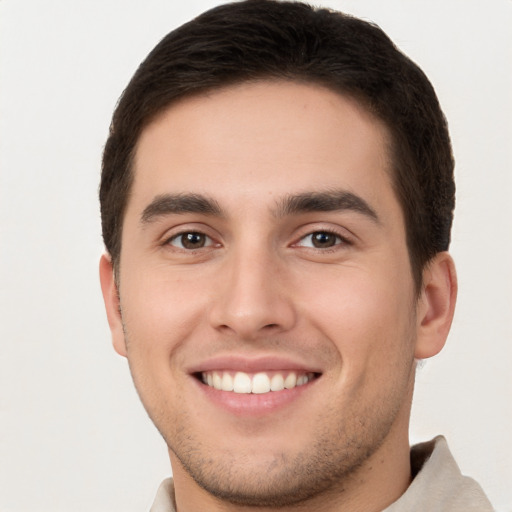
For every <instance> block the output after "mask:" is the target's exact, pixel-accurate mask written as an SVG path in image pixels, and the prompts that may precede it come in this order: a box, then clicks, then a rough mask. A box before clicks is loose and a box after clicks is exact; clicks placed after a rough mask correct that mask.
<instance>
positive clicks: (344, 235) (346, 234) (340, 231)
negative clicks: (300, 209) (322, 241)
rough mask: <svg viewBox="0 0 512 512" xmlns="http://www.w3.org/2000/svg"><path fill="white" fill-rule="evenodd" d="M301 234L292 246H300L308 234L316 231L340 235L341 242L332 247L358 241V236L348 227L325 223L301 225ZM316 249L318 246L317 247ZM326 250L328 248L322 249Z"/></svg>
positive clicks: (310, 234) (352, 243)
mask: <svg viewBox="0 0 512 512" xmlns="http://www.w3.org/2000/svg"><path fill="white" fill-rule="evenodd" d="M298 231H299V235H298V236H296V237H295V241H294V242H293V243H292V244H291V245H292V246H299V247H300V245H299V243H300V242H301V241H302V240H304V239H305V238H307V237H308V236H312V235H313V234H315V233H328V234H330V235H334V236H336V237H338V238H339V239H340V240H341V243H337V244H336V245H335V246H333V247H332V248H334V247H336V246H338V245H347V246H348V245H354V244H355V242H356V238H357V237H356V236H355V235H354V234H353V233H352V232H351V231H349V230H348V229H346V228H343V227H341V226H340V227H338V226H332V225H327V226H326V225H325V224H321V223H318V224H315V223H308V224H306V225H304V226H301V227H300V228H299V230H298ZM315 250H316V248H315ZM321 250H323V251H325V250H326V249H321Z"/></svg>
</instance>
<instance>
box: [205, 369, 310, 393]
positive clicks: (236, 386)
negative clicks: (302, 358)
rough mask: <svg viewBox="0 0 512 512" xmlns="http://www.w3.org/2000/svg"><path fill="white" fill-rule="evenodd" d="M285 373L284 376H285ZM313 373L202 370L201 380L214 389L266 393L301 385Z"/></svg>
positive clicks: (308, 379) (307, 380)
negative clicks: (252, 372) (250, 372)
mask: <svg viewBox="0 0 512 512" xmlns="http://www.w3.org/2000/svg"><path fill="white" fill-rule="evenodd" d="M285 375H286V376H285ZM313 377H314V374H313V373H300V374H299V375H297V373H296V372H287V373H285V374H283V373H279V372H277V373H274V372H272V375H269V374H268V373H266V372H259V373H254V374H249V373H245V372H236V373H235V374H234V375H233V373H230V372H227V371H215V372H203V373H202V374H201V379H202V381H203V382H204V383H205V384H207V385H208V386H211V387H213V388H215V389H218V390H222V391H234V392H235V393H256V394H261V393H268V392H269V391H282V390H283V389H292V388H294V387H296V386H303V385H304V384H306V383H307V382H309V381H310V380H311V379H313Z"/></svg>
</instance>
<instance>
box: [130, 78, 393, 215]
mask: <svg viewBox="0 0 512 512" xmlns="http://www.w3.org/2000/svg"><path fill="white" fill-rule="evenodd" d="M388 154H389V153H388V132H387V130H386V128H385V126H384V125H383V124H382V123H381V122H380V121H378V120H377V119H376V118H374V117H373V116H372V115H370V114H369V113H368V111H367V110H366V109H365V108H364V107H363V106H361V105H360V104H359V103H358V102H357V101H356V100H354V99H353V98H350V97H348V96H345V95H340V94H339V93H336V92H333V91H331V90H329V89H327V88H324V87H321V86H318V85H311V84H301V83H295V82H256V83H244V84H241V85H236V86H230V87H226V88H224V89H221V90H216V91H213V92H210V93H207V94H203V95H198V96H193V97H190V98H186V99H183V100H181V101H179V102H177V103H175V104H173V105H172V106H171V107H169V108H168V109H167V110H165V111H164V112H162V113H161V114H160V115H159V116H158V117H157V118H156V119H155V120H154V121H153V122H152V123H150V124H149V125H148V126H147V127H146V128H145V129H144V130H143V132H142V134H141V136H140V138H139V141H138V144H137V149H136V153H135V160H134V170H135V177H134V185H133V189H132V200H131V201H130V203H139V202H140V204H139V205H138V206H139V208H143V206H144V203H147V202H149V201H151V200H152V199H153V198H154V197H155V196H156V195H158V194H161V193H167V192H173V193H188V192H190V191H192V192H197V193H204V194H208V195H212V194H213V195H214V196H215V198H216V199H217V200H219V201H224V200H225V201H226V203H229V202H230V201H231V200H232V199H233V198H234V197H238V198H241V199H243V200H244V201H246V204H249V203H251V204H253V205H254V204H258V203H261V202H268V201H269V200H271V199H274V200H275V199H278V196H279V195H280V194H285V193H293V192H304V191H314V190H325V189H330V188H336V189H339V188H342V189H346V190H348V191H351V192H357V190H355V189H364V190H365V193H366V194H367V196H368V195H369V196H372V195H373V196H378V195H379V194H380V193H382V187H385V188H386V189H389V193H391V194H392V191H391V184H390V180H389V174H388V169H389V168H390V167H391V166H390V163H389V158H388ZM367 199H369V200H377V201H378V197H373V198H372V197H367ZM129 208H130V205H129Z"/></svg>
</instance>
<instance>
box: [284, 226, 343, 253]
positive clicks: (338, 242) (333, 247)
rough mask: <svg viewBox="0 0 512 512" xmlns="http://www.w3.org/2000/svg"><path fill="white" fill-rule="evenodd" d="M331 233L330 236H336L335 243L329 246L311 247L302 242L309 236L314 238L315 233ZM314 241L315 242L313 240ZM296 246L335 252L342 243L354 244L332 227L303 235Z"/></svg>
mask: <svg viewBox="0 0 512 512" xmlns="http://www.w3.org/2000/svg"><path fill="white" fill-rule="evenodd" d="M320 234H322V235H329V236H333V237H335V239H336V240H335V243H334V244H333V245H331V246H328V247H309V246H304V245H301V242H303V241H304V240H306V239H307V238H311V240H313V238H312V237H314V236H315V235H320ZM312 243H313V242H312ZM293 245H295V246H299V247H305V248H307V249H312V250H319V251H322V252H333V251H336V250H337V249H338V248H339V247H338V246H340V245H345V246H350V245H352V242H351V241H350V240H349V239H348V238H347V237H345V236H342V235H340V233H338V232H336V231H334V230H331V229H317V230H315V231H311V232H309V233H307V234H306V235H304V236H302V237H301V238H300V239H299V241H298V242H296V243H295V244H293Z"/></svg>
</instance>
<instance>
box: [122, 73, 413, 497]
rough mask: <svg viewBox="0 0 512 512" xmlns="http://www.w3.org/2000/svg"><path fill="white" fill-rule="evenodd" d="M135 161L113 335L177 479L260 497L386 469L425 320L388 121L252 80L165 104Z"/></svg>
mask: <svg viewBox="0 0 512 512" xmlns="http://www.w3.org/2000/svg"><path fill="white" fill-rule="evenodd" d="M134 169H135V180H134V183H133V188H132V191H131V195H130V199H129V203H128V208H127V211H126V216H125V221H124V227H123V237H122V253H121V259H120V274H119V294H120V306H121V317H120V323H121V318H122V326H123V332H118V334H117V335H115V336H114V343H115V346H116V348H117V350H118V351H119V352H121V353H123V354H125V355H127V357H128V360H129V364H130V369H131V372H132V375H133V378H134V381H135V385H136V387H137V390H138V392H139V394H140V397H141V399H142V402H143V403H144V405H145V407H146V409H147V411H148V413H149V415H150V416H151V418H152V419H153V421H154V423H155V424H156V426H157V428H158V429H159V431H160V432H161V434H162V435H163V437H164V438H165V440H166V442H167V444H168V446H169V450H170V455H171V460H172V462H173V469H174V474H175V477H176V478H185V479H186V478H189V475H191V476H192V478H193V479H194V480H195V481H196V482H198V483H199V484H200V485H201V486H202V487H203V488H205V489H206V490H208V491H210V492H211V493H213V494H215V495H217V496H220V497H224V498H226V499H228V500H231V501H233V502H239V503H247V504H251V503H252V504H256V503H260V504H263V503H273V504H277V503H283V504H285V503H292V502H293V501H294V500H298V499H304V498H305V497H308V496H313V495H315V493H319V492H321V491H323V490H326V489H328V488H329V487H330V486H332V485H333V484H334V482H335V481H339V480H340V479H341V480H343V477H347V478H348V475H351V474H352V475H353V474H355V472H357V473H358V474H359V475H360V477H361V478H362V479H364V478H369V476H367V475H368V474H370V469H369V466H370V464H369V462H368V461H370V460H372V458H373V459H375V457H376V453H380V454H381V456H382V457H383V458H384V457H386V456H389V455H390V453H391V452H392V451H393V449H395V448H396V446H397V444H400V443H402V444H403V442H404V441H403V440H404V439H405V443H406V442H407V441H406V439H407V422H408V413H409V405H410V404H409V402H410V398H411V393H412V387H413V374H414V356H415V341H416V333H417V329H418V326H417V320H416V304H417V303H416V301H415V293H414V285H413V280H412V276H411V270H410V263H409V258H408V252H407V247H406V242H405V228H404V221H403V218H402V214H401V209H400V206H399V204H398V202H397V199H396V197H395V195H394V193H393V190H392V186H391V178H390V171H389V169H390V162H389V158H388V153H387V133H386V130H385V128H384V127H383V126H382V125H381V124H380V123H379V122H377V121H376V120H375V119H374V118H372V117H371V116H370V115H368V114H367V113H366V112H365V111H364V109H362V108H361V107H360V106H358V104H357V103H356V102H355V101H353V100H351V99H349V98H346V97H343V96H341V95H339V94H336V93H334V92H331V91H329V90H326V89H324V88H321V87H318V86H312V85H301V84H296V83H275V82H274V83H271V82H261V83H256V84H244V85H239V86H236V87H230V88H226V89H223V90H221V91H216V92H212V93H210V94H207V95H204V96H200V97H194V98H189V99H186V100H183V101H181V102H179V103H177V104H175V105H174V106H172V107H171V108H169V109H168V110H167V111H165V112H164V113H163V114H162V115H160V116H159V117H158V118H157V119H156V120H155V121H154V122H152V124H150V125H149V126H148V127H147V128H146V129H145V130H144V131H143V133H142V135H141V138H140V140H139V143H138V147H137V151H136V158H135V164H134ZM233 386H234V387H235V390H231V389H232V387H233ZM219 387H220V388H223V389H217V388H219ZM269 387H271V388H272V389H273V390H269ZM283 388H284V389H283ZM251 390H252V392H248V391H251ZM365 468H366V469H365ZM365 471H366V473H365ZM374 471H375V470H374ZM345 481H347V480H346V479H345ZM265 500H267V501H265Z"/></svg>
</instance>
